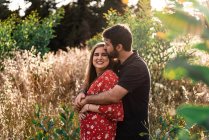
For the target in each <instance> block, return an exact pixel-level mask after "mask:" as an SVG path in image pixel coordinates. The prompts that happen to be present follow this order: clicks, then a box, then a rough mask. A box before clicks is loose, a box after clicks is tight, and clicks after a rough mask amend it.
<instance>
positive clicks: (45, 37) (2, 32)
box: [0, 9, 64, 59]
mask: <svg viewBox="0 0 209 140" xmlns="http://www.w3.org/2000/svg"><path fill="white" fill-rule="evenodd" d="M63 15H64V10H63V9H59V10H57V11H56V13H51V14H50V15H49V17H46V18H44V19H40V17H39V16H38V14H37V12H35V11H34V12H32V13H31V14H29V15H28V16H27V17H26V18H25V19H20V18H18V17H17V16H16V15H12V16H11V17H9V18H7V19H6V20H4V21H0V44H1V45H0V59H3V58H4V57H5V56H7V55H8V54H10V52H11V51H12V50H16V49H22V50H31V48H32V47H34V48H35V49H36V50H37V51H38V52H41V55H44V53H46V52H48V51H49V48H47V46H48V44H49V42H50V40H51V39H52V38H53V37H54V29H53V28H54V27H55V26H57V25H58V24H59V22H60V20H61V18H62V17H63Z"/></svg>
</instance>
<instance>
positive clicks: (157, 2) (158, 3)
mask: <svg viewBox="0 0 209 140" xmlns="http://www.w3.org/2000/svg"><path fill="white" fill-rule="evenodd" d="M138 1H139V0H129V1H128V5H136V4H137V2H138ZM165 6H166V0H151V7H152V9H153V10H157V11H161V10H163V8H164V7H165Z"/></svg>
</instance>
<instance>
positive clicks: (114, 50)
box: [109, 48, 119, 58]
mask: <svg viewBox="0 0 209 140" xmlns="http://www.w3.org/2000/svg"><path fill="white" fill-rule="evenodd" d="M118 55H119V53H118V52H117V51H116V49H115V48H114V49H113V51H112V52H109V56H110V57H111V58H118Z"/></svg>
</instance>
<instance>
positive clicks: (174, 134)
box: [151, 115, 200, 140]
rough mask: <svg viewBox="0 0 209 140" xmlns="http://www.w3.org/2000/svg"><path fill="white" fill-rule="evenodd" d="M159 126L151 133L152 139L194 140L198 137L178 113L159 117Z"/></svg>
mask: <svg viewBox="0 0 209 140" xmlns="http://www.w3.org/2000/svg"><path fill="white" fill-rule="evenodd" d="M159 122H160V127H159V128H158V129H157V130H156V131H155V134H153V135H151V138H152V139H153V140H168V139H169V140H196V139H199V138H200V134H199V133H197V132H193V133H191V132H190V131H189V129H188V128H187V126H186V123H185V121H184V119H183V118H182V117H180V116H179V115H174V116H170V115H166V116H165V117H162V116H161V117H159Z"/></svg>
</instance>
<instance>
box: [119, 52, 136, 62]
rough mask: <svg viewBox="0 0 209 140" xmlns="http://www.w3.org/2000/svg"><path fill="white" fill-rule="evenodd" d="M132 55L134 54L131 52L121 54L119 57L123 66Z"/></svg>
mask: <svg viewBox="0 0 209 140" xmlns="http://www.w3.org/2000/svg"><path fill="white" fill-rule="evenodd" d="M132 54H133V51H129V52H127V51H123V52H120V54H119V57H118V59H119V60H120V63H121V64H123V62H125V61H126V59H127V58H128V57H129V56H131V55H132Z"/></svg>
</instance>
